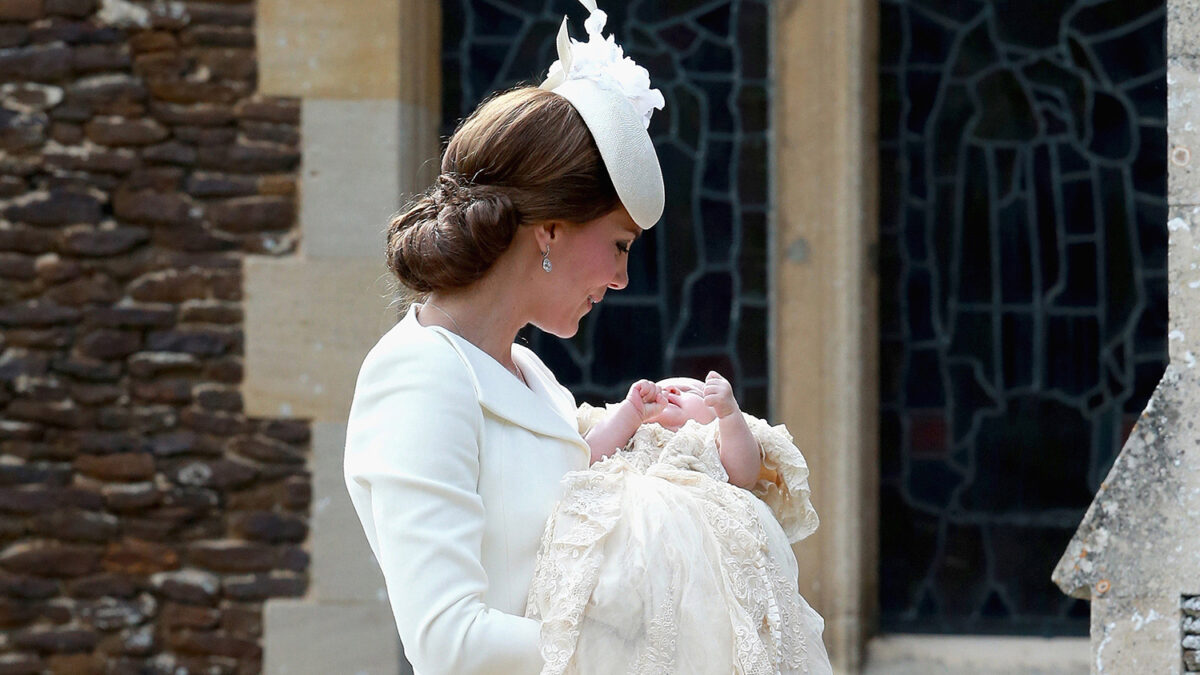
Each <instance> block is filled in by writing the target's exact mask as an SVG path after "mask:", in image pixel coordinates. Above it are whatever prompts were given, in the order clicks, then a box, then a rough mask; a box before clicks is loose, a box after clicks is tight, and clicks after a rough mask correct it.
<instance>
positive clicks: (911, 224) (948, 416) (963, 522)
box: [879, 0, 1167, 635]
mask: <svg viewBox="0 0 1200 675" xmlns="http://www.w3.org/2000/svg"><path fill="white" fill-rule="evenodd" d="M880 27H881V36H880V42H881V44H880V47H881V51H880V73H879V84H880V124H881V127H880V156H879V159H880V169H881V171H880V235H881V266H880V275H881V276H880V288H881V297H880V322H881V323H880V329H881V331H880V332H881V345H880V347H881V414H882V419H881V439H880V448H881V455H882V460H881V461H882V470H881V482H882V484H881V500H880V507H881V508H880V531H881V542H880V544H881V545H880V561H879V565H880V567H879V569H880V610H881V613H880V615H881V624H882V628H883V630H885V631H905V632H950V633H1032V634H1078V635H1084V634H1086V633H1087V630H1088V619H1087V616H1088V607H1087V604H1086V603H1085V602H1083V601H1079V600H1073V599H1070V598H1067V597H1065V596H1063V595H1062V593H1060V592H1059V591H1058V589H1057V588H1056V587H1054V586H1053V585H1052V584H1051V582H1050V573H1051V571H1052V570H1053V568H1054V565H1055V563H1057V561H1058V558H1059V556H1060V555H1061V554H1062V551H1063V550H1064V549H1065V547H1066V544H1067V542H1068V540H1069V539H1070V537H1071V535H1072V533H1073V532H1074V530H1075V528H1076V526H1077V525H1078V524H1079V521H1080V519H1081V517H1082V515H1083V512H1084V510H1085V509H1086V508H1087V506H1088V504H1089V503H1090V502H1091V499H1092V495H1093V494H1094V493H1095V491H1096V489H1097V488H1098V486H1099V483H1100V481H1101V480H1102V479H1103V478H1104V476H1105V475H1106V474H1107V472H1108V469H1109V467H1110V466H1111V464H1112V462H1113V460H1114V459H1115V457H1116V454H1117V452H1118V451H1119V450H1120V447H1121V445H1122V444H1123V442H1124V440H1125V438H1126V436H1127V435H1128V433H1129V431H1130V429H1131V427H1132V425H1133V423H1134V421H1135V420H1136V418H1137V415H1138V414H1139V413H1140V411H1141V409H1142V408H1143V407H1144V405H1145V403H1146V401H1147V399H1148V398H1149V395H1150V393H1151V391H1152V390H1153V389H1154V387H1155V385H1156V383H1157V381H1158V378H1159V377H1160V376H1161V374H1162V372H1163V368H1164V367H1165V365H1166V359H1167V355H1166V332H1167V331H1166V327H1167V301H1166V227H1165V224H1166V198H1165V194H1166V152H1167V146H1166V83H1165V77H1166V54H1165V46H1164V8H1163V3H1162V2H1127V1H1108V2H1095V1H1094V0H1087V1H1084V0H1054V1H1047V0H1002V1H1000V0H997V1H993V2H983V1H982V0H884V1H883V2H882V3H881V5H880Z"/></svg>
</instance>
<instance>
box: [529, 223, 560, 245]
mask: <svg viewBox="0 0 1200 675" xmlns="http://www.w3.org/2000/svg"><path fill="white" fill-rule="evenodd" d="M557 234H558V223H556V222H554V221H549V222H545V223H538V224H537V225H534V227H533V238H534V241H536V242H537V245H538V249H540V250H542V251H545V250H546V247H547V246H549V245H550V244H553V243H554V238H555V236H556V235H557Z"/></svg>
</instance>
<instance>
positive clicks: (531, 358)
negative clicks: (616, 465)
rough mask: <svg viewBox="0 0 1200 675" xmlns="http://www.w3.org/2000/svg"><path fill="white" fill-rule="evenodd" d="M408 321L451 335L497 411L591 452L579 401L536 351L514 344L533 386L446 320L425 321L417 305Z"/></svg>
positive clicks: (485, 401) (483, 399) (483, 397)
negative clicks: (577, 405)
mask: <svg viewBox="0 0 1200 675" xmlns="http://www.w3.org/2000/svg"><path fill="white" fill-rule="evenodd" d="M404 320H405V321H411V322H412V324H413V326H414V327H415V328H417V329H422V330H432V331H434V332H435V333H437V334H438V335H440V336H442V337H443V338H445V339H446V341H447V342H449V343H450V345H451V346H452V347H453V348H454V350H455V351H457V352H458V354H459V356H460V357H462V359H463V362H464V363H466V364H467V366H468V368H469V369H470V370H471V376H472V378H473V380H474V382H473V384H474V385H475V393H476V395H477V396H478V397H479V404H480V405H481V406H482V407H483V408H484V409H486V410H487V411H488V412H490V413H491V414H492V415H494V416H496V417H499V418H501V419H504V420H506V421H508V422H511V423H513V424H516V425H518V426H521V427H524V428H526V429H528V430H530V431H532V432H534V433H537V434H541V435H543V436H552V437H554V438H560V439H562V440H564V441H569V442H571V443H573V444H575V445H577V446H579V447H581V448H582V449H583V450H585V451H587V452H588V453H589V456H590V453H591V450H590V449H589V448H588V445H587V443H586V442H585V441H584V440H583V437H582V436H580V435H579V429H578V425H577V423H576V421H575V407H574V405H575V402H574V399H573V398H572V397H571V396H570V394H569V393H567V392H565V391H563V389H562V386H561V385H559V384H558V381H557V380H555V379H554V375H553V374H552V373H551V372H550V370H549V369H548V368H546V366H545V364H543V363H542V362H541V360H540V359H538V358H537V356H536V355H534V353H533V352H531V351H529V350H528V349H525V348H523V347H520V346H519V345H515V344H514V345H513V347H512V357H513V361H514V362H515V363H516V364H517V367H518V368H520V369H521V374H522V375H524V376H525V379H526V381H528V382H529V386H528V387H527V386H525V385H524V384H523V383H522V382H521V381H520V380H519V379H517V376H516V375H513V374H512V373H510V372H509V371H508V369H507V368H505V367H504V366H502V365H500V363H499V362H498V361H496V359H494V358H492V357H491V355H490V354H488V353H487V352H485V351H483V350H482V349H480V348H479V347H476V346H475V345H474V344H472V343H471V342H470V341H468V340H466V339H465V338H463V337H462V336H460V335H458V334H456V333H454V332H453V331H450V330H447V329H445V328H442V327H441V326H422V325H421V324H420V323H419V322H418V321H417V315H416V306H415V305H414V306H413V307H412V308H410V309H409V310H408V315H407V316H405V317H404Z"/></svg>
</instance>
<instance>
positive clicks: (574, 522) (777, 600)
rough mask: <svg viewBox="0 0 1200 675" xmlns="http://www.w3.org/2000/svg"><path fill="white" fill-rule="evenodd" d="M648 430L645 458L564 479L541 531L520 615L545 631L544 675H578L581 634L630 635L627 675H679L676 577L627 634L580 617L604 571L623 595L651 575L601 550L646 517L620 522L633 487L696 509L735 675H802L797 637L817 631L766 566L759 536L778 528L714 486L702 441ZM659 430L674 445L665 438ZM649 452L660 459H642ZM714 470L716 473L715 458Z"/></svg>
mask: <svg viewBox="0 0 1200 675" xmlns="http://www.w3.org/2000/svg"><path fill="white" fill-rule="evenodd" d="M643 429H645V430H647V431H646V434H647V435H648V436H650V437H646V438H642V439H640V440H642V441H645V442H647V443H646V444H644V445H643V444H641V443H631V446H638V447H640V449H641V451H634V452H629V453H625V452H622V453H617V454H614V455H612V456H611V457H609V458H608V459H606V460H604V461H602V462H597V463H596V464H595V465H593V467H592V469H591V470H588V471H579V472H572V473H569V474H567V476H566V477H564V479H563V484H564V497H563V499H562V501H561V502H560V503H559V505H558V506H557V507H556V508H555V510H554V512H553V513H552V515H551V518H550V521H549V522H548V523H547V527H546V530H545V534H544V536H543V539H542V543H541V547H540V550H539V553H538V560H537V564H536V569H535V572H534V577H533V581H532V584H531V586H530V592H529V598H528V604H527V610H526V614H527V615H528V616H530V617H531V618H534V619H540V620H541V621H542V629H541V651H542V656H543V658H544V659H545V661H546V665H545V667H544V669H543V670H542V673H543V675H558V674H561V673H574V672H577V668H578V665H579V664H577V663H575V657H576V649H577V645H578V644H579V641H580V637H581V634H582V631H584V630H606V631H618V632H620V633H626V632H628V633H630V636H629V637H630V639H629V640H628V642H629V643H630V644H637V645H638V647H637V652H636V653H634V654H632V655H631V657H630V661H629V663H630V666H631V667H630V672H634V673H655V674H659V673H673V672H678V671H676V668H677V664H678V658H677V657H678V654H677V650H678V649H679V648H680V645H678V644H677V642H676V635H678V633H679V624H678V621H679V617H677V616H676V614H675V612H676V605H677V600H678V599H679V597H680V596H679V593H680V589H681V588H682V586H683V584H685V583H686V581H685V580H682V579H680V578H678V574H679V572H680V570H679V566H667V569H666V570H663V569H658V568H655V569H654V570H653V572H657V573H662V572H663V571H667V572H668V573H670V574H672V577H671V578H670V579H669V583H668V586H667V591H666V593H665V595H664V596H663V597H661V598H654V599H652V601H648V602H647V603H646V605H645V606H644V607H643V610H642V612H641V614H639V616H638V617H634V618H633V619H632V620H628V621H623V622H622V623H623V624H626V625H620V626H617V625H607V624H604V625H600V624H597V622H595V621H591V622H589V620H588V619H587V617H585V612H586V611H587V609H588V607H589V605H591V606H592V608H593V614H594V613H596V612H595V605H596V603H597V602H601V603H603V600H602V599H597V598H593V592H594V591H595V590H596V588H597V583H598V581H599V579H600V576H601V570H602V568H604V566H605V565H606V563H607V564H609V565H618V566H619V565H626V566H627V567H628V569H623V570H622V576H621V577H620V578H621V579H622V580H623V581H625V582H626V584H625V585H626V586H627V587H629V588H639V587H640V582H639V579H641V578H643V575H645V574H648V573H650V571H648V570H647V566H648V563H646V562H645V561H642V562H641V564H633V565H629V564H628V561H627V560H621V561H607V560H606V559H605V549H604V544H605V540H606V539H607V538H608V537H609V536H610V535H611V534H612V533H613V531H614V529H615V528H616V527H617V525H618V523H619V522H620V521H621V520H622V519H623V518H624V519H633V520H637V519H638V518H639V517H642V518H645V517H646V515H645V514H638V513H622V508H621V506H622V503H623V499H622V495H623V492H624V490H625V489H626V487H627V486H628V485H629V483H630V481H631V480H634V477H635V476H645V477H649V478H653V479H660V480H662V481H665V482H666V483H669V484H670V486H672V487H671V488H670V489H674V490H678V491H680V492H681V493H682V494H683V495H684V496H686V497H688V498H691V499H692V500H694V503H696V504H698V506H699V508H700V510H701V512H702V513H703V516H704V521H705V523H704V524H705V525H706V526H707V528H708V532H709V533H710V538H711V546H712V548H711V549H710V550H714V549H715V551H716V552H717V557H718V560H716V561H714V562H716V563H717V564H719V569H720V574H721V579H722V581H723V583H724V585H725V589H726V594H725V597H726V604H727V605H728V606H727V607H726V609H727V610H728V612H729V617H730V621H731V630H732V636H733V641H734V646H735V658H736V664H737V666H738V667H737V668H736V672H741V673H747V674H748V675H760V674H761V675H768V674H770V673H779V672H804V673H807V672H808V663H809V644H808V638H807V637H806V633H805V630H804V628H805V621H806V620H808V621H809V622H810V623H809V624H808V625H809V627H810V628H811V626H812V624H811V620H812V619H811V615H810V614H806V613H805V610H806V608H807V605H805V604H804V603H803V600H802V599H801V597H800V594H799V589H798V587H797V582H796V579H794V578H791V575H789V574H785V573H784V571H783V569H782V568H781V566H780V564H779V561H778V560H776V558H775V557H773V556H772V555H771V551H770V545H769V537H768V533H767V531H766V529H765V528H766V527H768V526H770V527H775V526H776V525H775V523H770V524H767V523H764V522H763V521H762V519H761V518H760V516H759V514H758V512H757V510H756V508H755V505H754V504H755V501H756V498H755V497H754V496H753V495H751V494H750V493H749V492H747V491H745V490H742V489H740V488H737V487H735V486H733V485H730V484H728V483H727V482H725V481H724V480H720V479H718V478H717V476H716V475H714V473H715V471H713V468H714V467H713V466H712V463H713V457H712V456H711V454H710V452H709V449H711V446H710V445H706V444H705V443H704V442H703V441H702V438H701V436H702V435H701V434H693V433H680V434H671V432H668V431H666V430H662V429H661V427H657V425H647V426H646V427H643ZM655 429H660V430H661V431H662V432H665V433H666V434H671V435H670V436H669V437H664V436H662V434H661V433H660V432H659V431H655ZM685 429H686V427H685ZM681 431H682V430H681ZM639 433H641V432H639ZM635 440H637V439H636V437H635ZM664 441H665V442H664ZM653 443H658V447H662V448H663V451H662V452H661V453H652V452H647V451H645V450H646V448H647V446H650V447H653ZM797 454H798V451H797ZM652 455H657V456H654V457H652ZM715 464H716V467H718V468H719V467H720V461H719V456H718V457H716V461H715ZM723 474H724V471H723V469H722V470H721V471H720V475H722V476H723ZM660 487H661V486H660ZM668 525H669V524H668ZM781 554H784V553H783V552H779V551H777V552H776V555H781ZM786 555H790V550H788V551H786ZM690 562H693V563H696V564H700V563H702V562H703V561H690ZM626 575H627V576H626ZM617 600H620V598H618V599H617ZM808 611H809V612H811V610H808ZM817 621H818V622H819V618H818V619H817ZM817 635H818V636H819V628H818V629H817ZM822 653H823V649H822Z"/></svg>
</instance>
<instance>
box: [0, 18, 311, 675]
mask: <svg viewBox="0 0 1200 675" xmlns="http://www.w3.org/2000/svg"><path fill="white" fill-rule="evenodd" d="M254 20H255V8H254V5H253V3H252V2H249V1H246V0H220V1H218V2H163V1H155V2H126V1H124V0H100V1H98V0H0V329H2V332H0V629H3V633H2V636H0V672H3V673H45V672H53V673H100V672H103V673H159V672H161V673H176V672H203V673H257V672H259V671H260V670H261V646H260V639H261V634H262V602H263V601H264V600H265V599H266V598H269V597H277V596H300V595H303V594H304V592H305V590H306V586H307V570H308V567H309V559H308V553H307V552H306V551H305V549H304V547H303V544H304V542H305V541H306V539H307V536H308V525H307V523H308V510H309V502H310V495H311V479H310V476H309V473H308V468H307V452H308V445H309V437H310V431H309V428H308V425H307V424H306V423H304V422H298V421H279V420H267V419H252V418H247V417H246V416H245V415H244V414H243V412H242V410H243V408H242V396H241V393H240V391H239V383H240V382H241V379H242V350H243V332H242V322H243V311H242V306H241V300H242V272H241V270H242V260H243V258H244V256H245V255H247V254H264V255H285V254H288V253H290V252H292V251H293V250H294V248H295V246H296V240H297V237H298V230H297V228H296V222H295V221H296V191H297V171H298V166H299V161H300V152H299V144H300V138H299V106H298V104H297V102H296V101H295V100H291V99H278V98H264V97H259V96H257V95H256V94H255V89H256V79H257V65H256V55H255V37H254Z"/></svg>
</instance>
